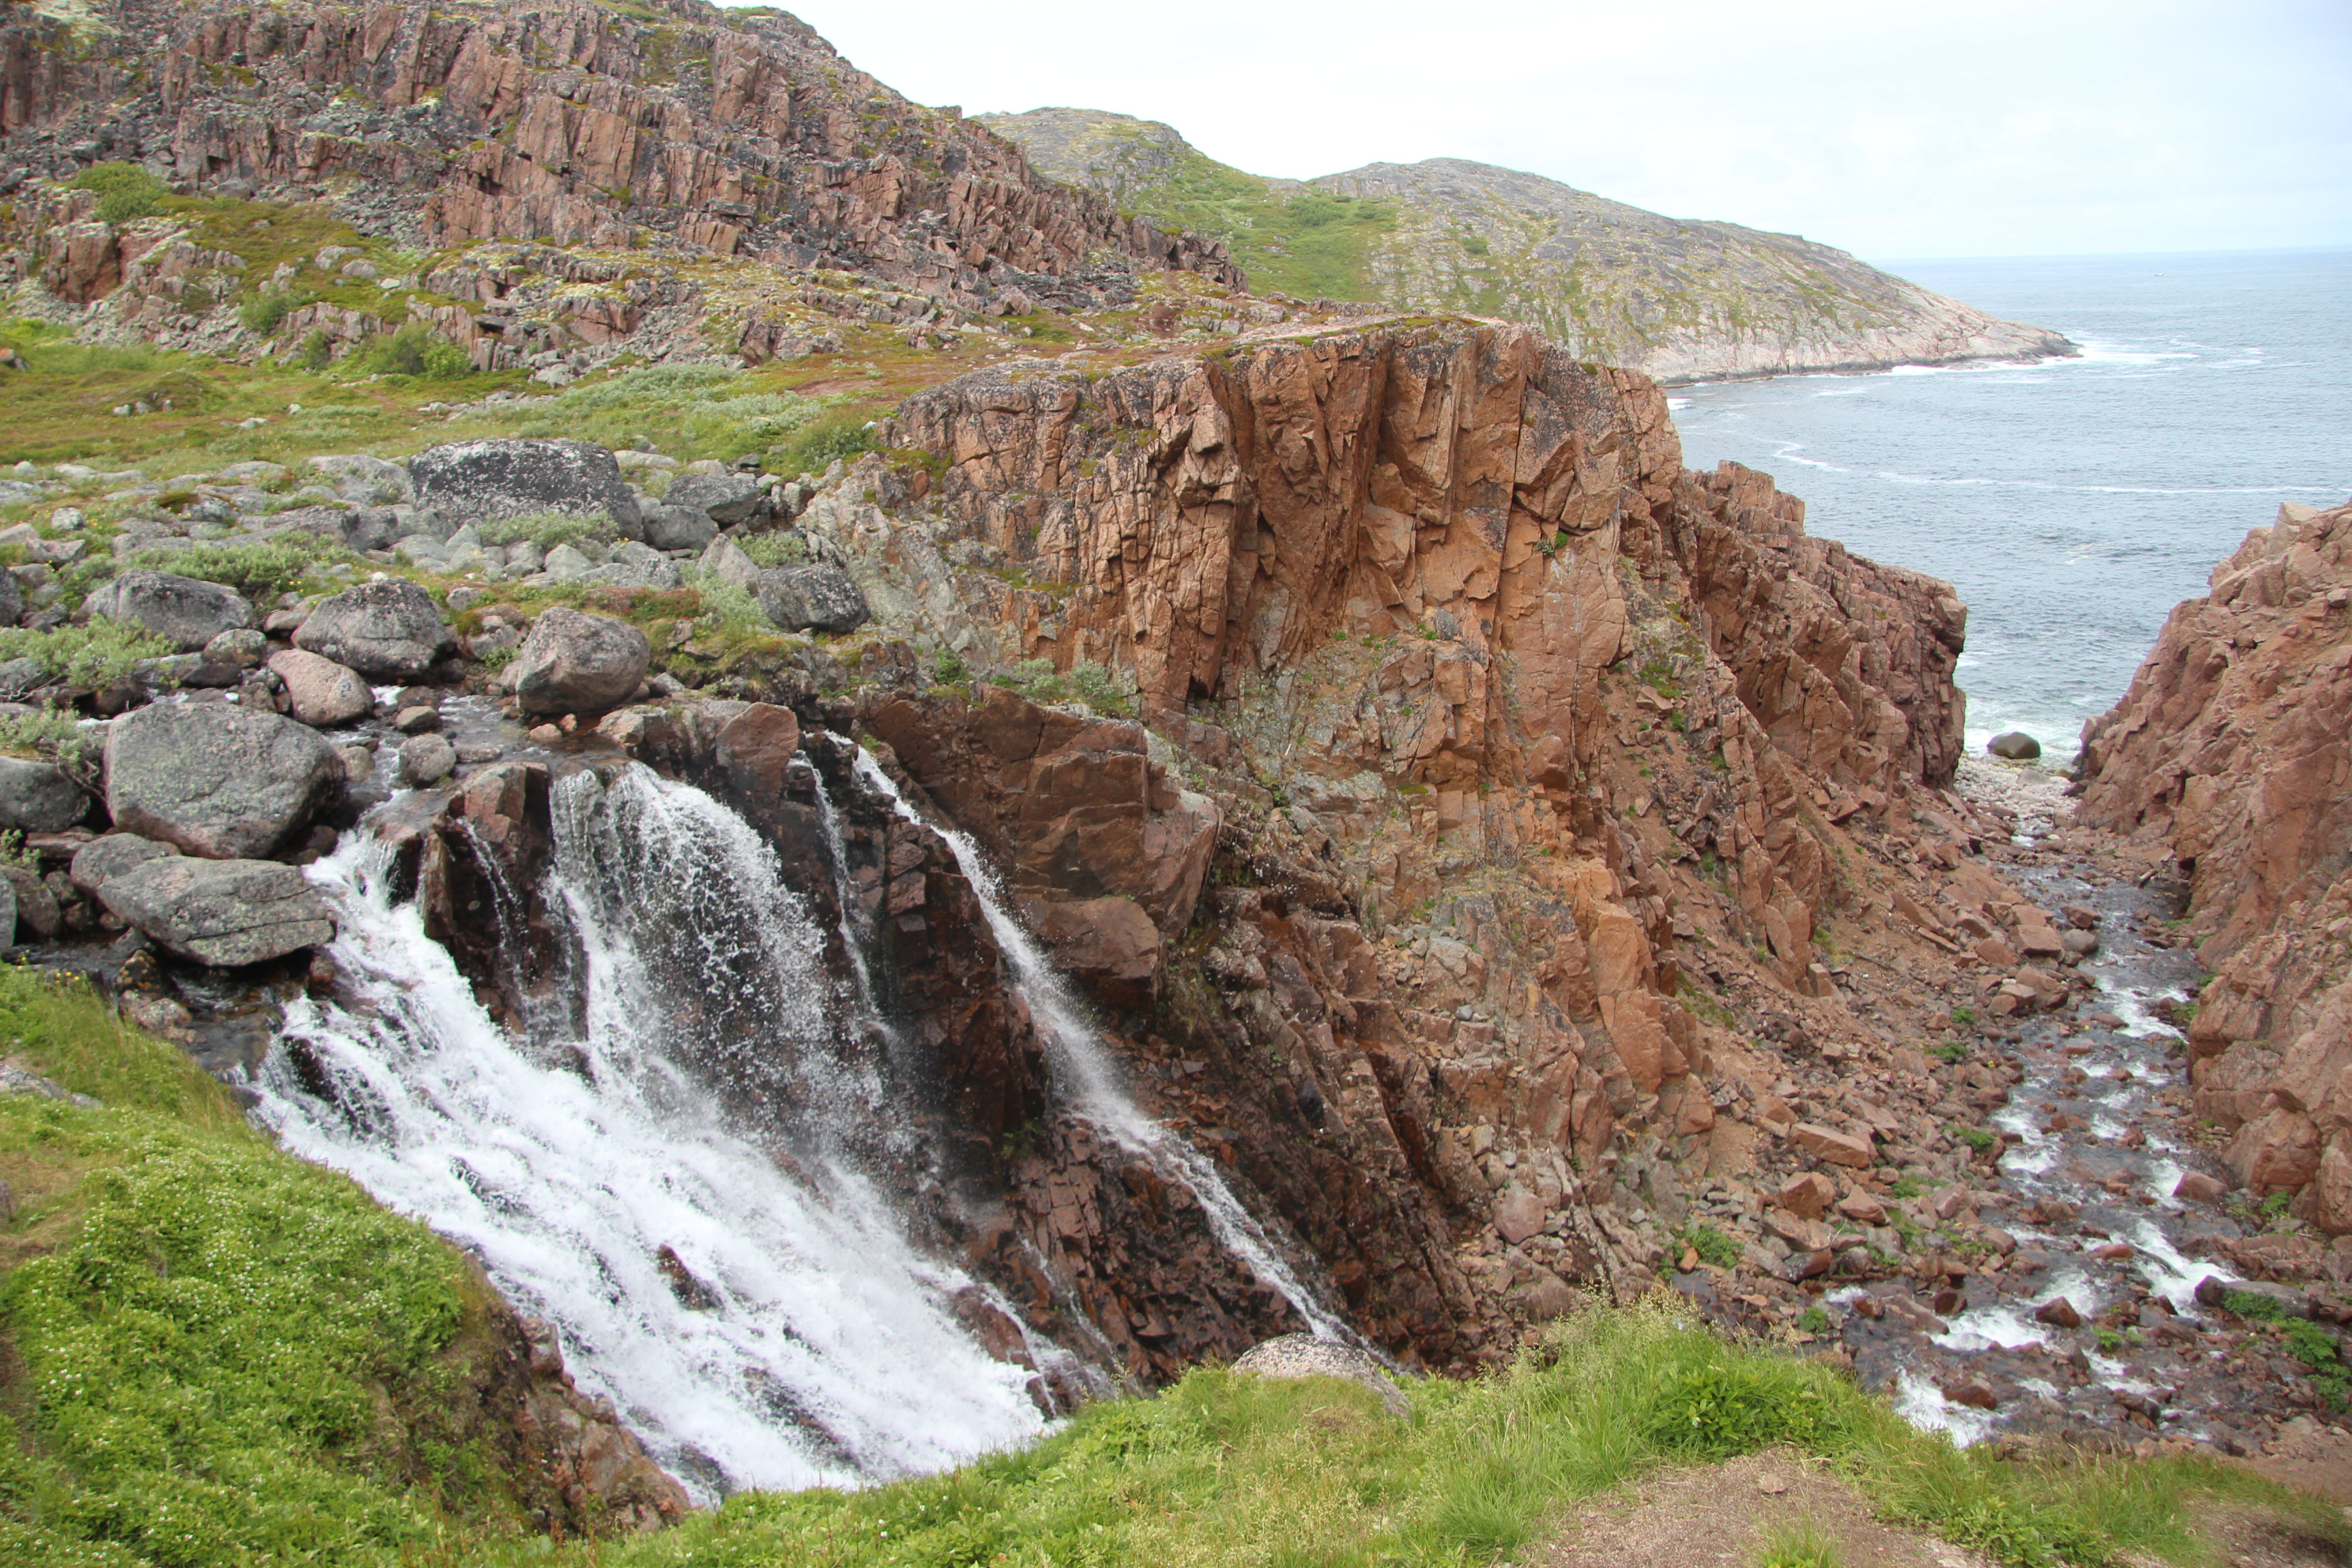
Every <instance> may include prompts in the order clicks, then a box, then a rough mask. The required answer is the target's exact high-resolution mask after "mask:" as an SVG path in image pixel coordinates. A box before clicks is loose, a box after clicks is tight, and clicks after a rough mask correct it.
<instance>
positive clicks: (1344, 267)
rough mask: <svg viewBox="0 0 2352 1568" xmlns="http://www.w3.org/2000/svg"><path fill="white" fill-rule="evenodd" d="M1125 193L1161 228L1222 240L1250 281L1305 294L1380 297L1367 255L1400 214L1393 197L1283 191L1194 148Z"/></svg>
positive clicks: (1335, 297)
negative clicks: (1138, 187)
mask: <svg viewBox="0 0 2352 1568" xmlns="http://www.w3.org/2000/svg"><path fill="white" fill-rule="evenodd" d="M1126 199H1127V202H1128V204H1129V205H1130V206H1132V207H1133V209H1134V210H1135V211H1136V212H1137V213H1139V215H1140V216H1143V217H1146V218H1149V219H1150V221H1151V222H1152V223H1154V224H1156V225H1158V226H1160V227H1162V228H1168V229H1192V231H1194V232H1195V233H1199V234H1205V235H1209V236H1212V237H1215V238H1218V239H1222V240H1223V241H1224V242H1225V246H1226V248H1227V249H1228V250H1230V251H1231V252H1232V254H1233V258H1234V260H1235V261H1236V262H1239V263H1240V264H1241V267H1242V268H1243V270H1244V271H1245V272H1247V273H1248V274H1249V279H1250V287H1251V288H1253V289H1259V290H1261V291H1263V290H1267V289H1272V290H1275V291H1276V292H1279V293H1284V294H1292V295H1296V296H1297V297H1299V298H1301V299H1307V300H1314V299H1330V300H1370V299H1372V298H1374V295H1373V293H1372V290H1371V282H1370V268H1369V266H1368V262H1369V259H1370V255H1371V251H1372V248H1373V247H1374V246H1375V245H1376V244H1377V243H1378V242H1379V240H1380V238H1381V236H1383V235H1385V234H1386V233H1388V231H1389V230H1390V229H1391V228H1393V227H1395V226H1396V218H1397V208H1396V204H1395V203H1393V202H1388V201H1380V200H1374V199H1358V198H1356V197H1353V196H1338V195H1328V194H1327V193H1325V192H1322V191H1316V190H1308V191H1302V192H1300V193H1298V194H1297V195H1292V196H1289V197H1287V198H1285V197H1282V196H1279V195H1276V194H1275V192H1274V190H1273V189H1272V188H1271V187H1270V186H1269V185H1268V184H1267V183H1266V181H1265V180H1264V179H1262V178H1260V177H1259V176H1258V175H1255V174H1244V172H1242V171H1241V170H1239V169H1236V168H1233V167H1231V166H1230V165H1228V164H1224V163H1218V162H1217V161H1216V160H1215V159H1213V158H1211V157H1209V156H1208V155H1207V154H1205V153H1198V152H1190V151H1188V152H1186V153H1184V154H1183V155H1182V156H1181V157H1180V158H1179V159H1178V160H1177V161H1176V163H1175V164H1174V165H1173V167H1172V168H1171V171H1170V173H1169V174H1167V175H1166V176H1165V177H1164V178H1163V179H1161V180H1160V182H1159V183H1158V184H1154V185H1152V186H1150V187H1149V188H1147V189H1144V190H1140V191H1135V192H1130V193H1129V195H1128V196H1127V198H1126Z"/></svg>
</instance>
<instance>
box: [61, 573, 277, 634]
mask: <svg viewBox="0 0 2352 1568" xmlns="http://www.w3.org/2000/svg"><path fill="white" fill-rule="evenodd" d="M84 605H86V607H87V608H88V609H89V613H90V614H91V615H93V616H105V617H106V618H107V619H108V620H110V621H119V622H121V623H122V624H124V625H126V626H141V627H143V628H144V629H146V630H148V631H151V632H152V633H154V634H155V635H156V636H157V637H162V638H163V640H164V641H165V642H168V643H170V644H171V645H172V646H173V647H176V648H178V649H180V650H181V651H182V652H184V653H194V652H197V651H198V650H199V649H201V648H202V647H204V646H205V644H206V643H208V642H210V641H212V640H213V638H215V637H218V636H220V635H221V633H223V632H230V631H236V629H237V628H239V627H240V626H251V625H252V624H253V608H252V606H251V605H247V603H246V602H245V596H244V595H241V594H239V593H238V592H237V591H236V589H234V588H229V587H225V586H223V585H222V584H218V583H204V582H199V581H197V580H196V579H195V578H194V577H175V576H173V574H171V573H169V572H145V571H139V572H125V573H124V574H122V575H121V576H120V577H117V578H115V579H114V580H113V581H112V582H110V583H106V584H100V586H99V588H98V589H97V590H96V591H95V592H93V593H92V594H91V595H89V598H88V599H87V600H85V601H84Z"/></svg>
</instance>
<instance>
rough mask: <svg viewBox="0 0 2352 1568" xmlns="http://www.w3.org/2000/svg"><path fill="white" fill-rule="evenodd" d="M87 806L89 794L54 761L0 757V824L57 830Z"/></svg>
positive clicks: (78, 817) (73, 820) (76, 819)
mask: <svg viewBox="0 0 2352 1568" xmlns="http://www.w3.org/2000/svg"><path fill="white" fill-rule="evenodd" d="M88 810H89V795H85V794H83V793H82V788H81V786H80V785H79V784H76V783H74V782H73V780H71V779H69V778H68V777H66V775H65V774H64V773H60V772H58V769H57V766H56V764H54V763H36V762H28V761H26V760H25V759H23V758H21V757H0V828H8V827H13V828H16V829H18V830H19V831H22V832H26V833H59V832H63V831H64V830H65V829H66V828H68V827H71V826H73V825H74V824H75V823H77V822H79V821H80V820H81V819H82V816H83V814H84V813H85V812H87V811H88Z"/></svg>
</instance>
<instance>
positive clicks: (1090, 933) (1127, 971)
mask: <svg viewBox="0 0 2352 1568" xmlns="http://www.w3.org/2000/svg"><path fill="white" fill-rule="evenodd" d="M1022 913H1023V914H1024V916H1025V917H1026V918H1027V921H1028V923H1029V929H1030V930H1032V931H1034V932H1036V933H1037V940H1038V941H1040V942H1044V943H1045V945H1046V947H1047V948H1048V949H1050V950H1051V951H1052V952H1053V955H1054V963H1055V967H1057V968H1059V969H1060V970H1061V971H1062V972H1063V973H1066V974H1067V975H1069V976H1070V977H1071V978H1072V979H1074V980H1076V982H1077V983H1078V984H1080V985H1082V986H1084V987H1085V988H1086V989H1087V992H1088V993H1089V994H1092V995H1093V996H1095V997H1097V999H1099V1000H1100V1001H1101V1002H1103V1003H1104V1004H1105V1005H1108V1006H1112V1007H1150V1005H1152V1004H1154V1003H1155V1002H1157V1001H1158V1000H1159V998H1160V962H1161V952H1160V928H1159V927H1158V926H1156V925H1154V924H1152V923H1151V917H1150V915H1148V914H1146V913H1144V912H1143V906H1142V905H1140V904H1139V903H1137V902H1136V901H1135V900H1133V899H1120V898H1108V899H1080V900H1070V901H1066V902H1062V901H1056V902H1052V903H1047V902H1044V901H1042V900H1024V901H1023V903H1022Z"/></svg>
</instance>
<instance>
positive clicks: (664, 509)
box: [646, 505, 719, 550]
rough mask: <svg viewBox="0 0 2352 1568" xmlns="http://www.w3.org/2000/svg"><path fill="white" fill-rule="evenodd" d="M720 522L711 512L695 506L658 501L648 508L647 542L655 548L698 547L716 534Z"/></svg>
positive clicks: (697, 548) (682, 548)
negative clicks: (715, 520) (661, 503)
mask: <svg viewBox="0 0 2352 1568" xmlns="http://www.w3.org/2000/svg"><path fill="white" fill-rule="evenodd" d="M718 532H719V525H718V524H717V523H715V522H713V521H710V514H709V513H708V512H704V511H698V510H695V509H694V508H692V507H687V506H668V505H656V506H651V507H648V508H646V543H647V544H650V545H652V546H653V547H654V548H655V549H656V550H699V549H701V548H702V547H703V546H704V545H706V544H709V542H711V540H712V539H713V538H715V537H717V535H718Z"/></svg>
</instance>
